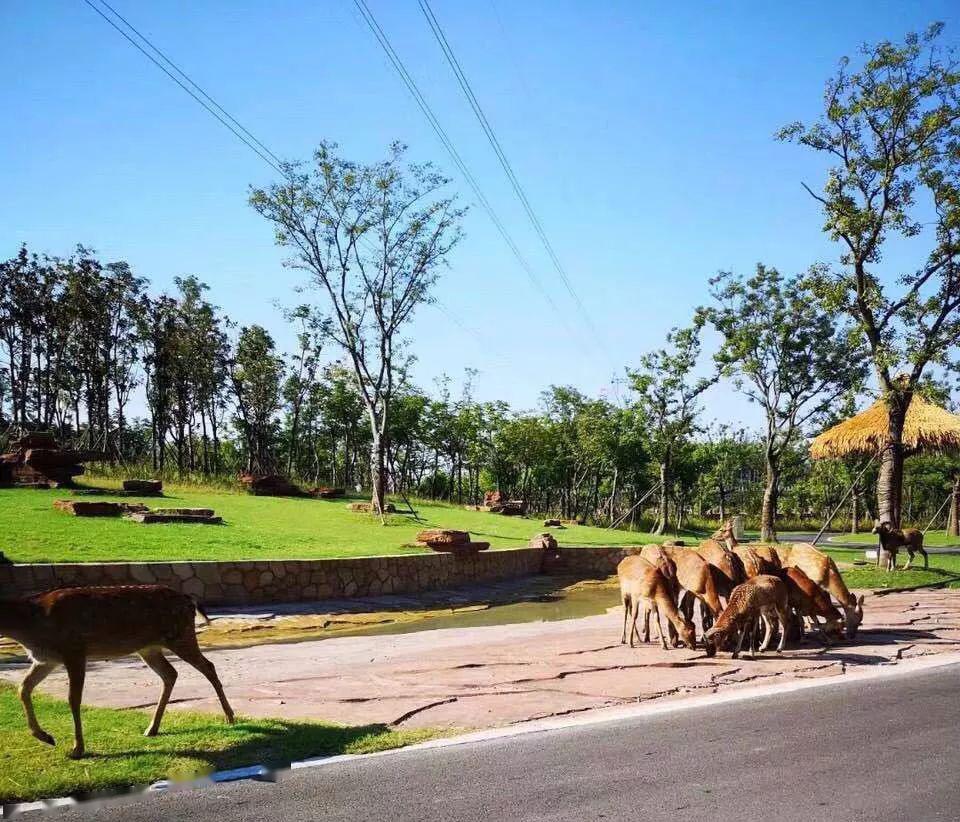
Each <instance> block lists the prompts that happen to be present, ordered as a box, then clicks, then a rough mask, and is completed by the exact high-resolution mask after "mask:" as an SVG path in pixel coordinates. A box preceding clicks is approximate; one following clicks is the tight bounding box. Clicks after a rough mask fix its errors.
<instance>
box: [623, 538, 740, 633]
mask: <svg viewBox="0 0 960 822" xmlns="http://www.w3.org/2000/svg"><path fill="white" fill-rule="evenodd" d="M661 554H666V556H667V557H668V558H669V559H670V560H672V561H673V564H674V568H675V569H676V575H677V579H676V585H677V586H678V587H679V588H680V589H682V590H683V591H686V592H687V593H688V594H689V596H687V595H685V596H684V597H683V601H682V604H681V610H682V611H683V613H684V615H685V616H686V618H687V619H688V620H692V619H693V601H694V599H696V600H698V601H699V602H700V611H701V618H702V620H703V622H704V623H706V622H707V621H708V620H710V619H711V618H712V617H716V616H719V615H720V612H721V611H722V610H723V608H722V606H721V605H720V597H719V596H718V595H717V587H716V583H715V581H714V576H713V573H712V572H711V570H710V565H709V563H707V561H706V560H705V559H704V558H703V557H702V556H700V554H698V553H697V552H696V551H691V550H690V549H689V548H680V547H677V546H670V545H663V546H660V545H644V546H643V550H642V551H641V553H640V555H641V556H642V557H643V558H644V559H646V560H647V561H648V562H651V563H653V564H656V563H657V561H658V557H659V556H660V555H661ZM704 627H706V625H705V626H704Z"/></svg>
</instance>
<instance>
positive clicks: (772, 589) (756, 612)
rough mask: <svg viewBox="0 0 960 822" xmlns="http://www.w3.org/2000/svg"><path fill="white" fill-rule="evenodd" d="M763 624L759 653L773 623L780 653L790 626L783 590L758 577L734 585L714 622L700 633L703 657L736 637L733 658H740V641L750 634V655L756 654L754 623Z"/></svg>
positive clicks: (780, 584)
mask: <svg viewBox="0 0 960 822" xmlns="http://www.w3.org/2000/svg"><path fill="white" fill-rule="evenodd" d="M758 619H759V620H761V621H762V622H763V625H764V635H763V642H762V643H761V645H760V651H761V652H763V651H765V650H767V648H768V647H769V646H770V640H771V638H772V637H773V620H774V619H776V620H777V621H778V622H779V623H780V644H779V645H778V646H777V652H778V653H779V652H780V651H782V650H783V648H784V645H785V644H786V641H787V629H788V626H789V624H790V608H789V605H788V595H787V587H786V585H784V584H783V582H782V581H781V580H780V579H778V578H777V577H774V576H769V575H767V574H761V575H760V576H756V577H754V578H753V579H750V580H747V581H746V582H744V583H742V584H741V585H738V586H737V587H736V588H734V589H733V591H732V593H731V594H730V601H729V602H728V603H727V607H726V608H724V609H723V613H722V614H720V616H719V617H718V618H717V621H716V623H714V625H713V627H712V628H710V630H709V631H707V632H706V634H704V641H705V643H706V649H707V656H715V655H716V653H717V649H718V648H724V647H726V646H727V643H728V642H729V640H730V639H733V638H736V640H737V647H736V649H735V650H734V652H733V658H734V659H736V658H737V657H738V656H739V655H740V649H741V648H742V647H743V640H744V638H745V637H746V635H747V634H748V633H749V634H750V653H751V655H756V622H757V620H758Z"/></svg>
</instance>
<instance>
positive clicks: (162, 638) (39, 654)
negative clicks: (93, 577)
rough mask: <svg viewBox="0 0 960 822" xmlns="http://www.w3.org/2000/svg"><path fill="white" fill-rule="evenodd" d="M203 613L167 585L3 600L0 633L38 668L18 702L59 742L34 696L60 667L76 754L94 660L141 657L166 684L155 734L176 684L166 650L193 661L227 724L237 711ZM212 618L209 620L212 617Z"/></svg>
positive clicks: (39, 733) (39, 734)
mask: <svg viewBox="0 0 960 822" xmlns="http://www.w3.org/2000/svg"><path fill="white" fill-rule="evenodd" d="M197 612H199V613H200V615H201V616H202V617H203V618H204V619H207V617H206V614H204V612H203V610H202V609H201V608H200V606H199V605H197V603H196V602H194V600H193V599H191V598H190V597H189V596H187V595H186V594H181V593H178V592H176V591H174V590H173V589H172V588H167V587H166V586H164V585H111V586H104V587H97V588H60V589H57V590H54V591H47V592H46V593H42V594H37V595H35V596H32V597H26V598H23V599H16V600H6V601H2V602H0V634H2V635H5V636H8V637H10V638H11V639H14V640H16V641H17V642H19V643H20V644H21V645H22V646H23V647H24V648H25V649H26V650H27V652H28V654H29V656H30V659H31V661H32V662H33V665H32V666H31V668H30V670H29V671H28V672H27V675H26V676H25V677H24V678H23V681H22V682H21V683H20V700H21V702H22V703H23V710H24V713H25V714H26V717H27V726H28V727H29V728H30V732H31V733H32V734H33V735H34V737H36V738H37V739H39V740H40V741H41V742H45V743H47V744H48V745H53V744H55V742H54V739H53V737H52V736H50V734H48V733H47V732H46V731H44V730H43V728H41V727H40V724H39V723H38V722H37V717H36V715H35V714H34V711H33V700H32V698H31V695H32V693H33V689H34V688H36V687H37V685H39V684H40V683H41V682H42V681H43V680H44V679H45V678H46V677H47V676H48V675H49V674H50V673H51V671H53V670H55V669H56V668H57V667H59V666H60V665H63V666H64V667H65V668H66V669H67V676H68V679H69V683H70V695H69V702H70V712H71V713H72V714H73V729H74V745H73V750H72V751H71V752H70V758H71V759H79V758H80V757H82V756H83V753H84V742H83V727H82V724H81V721H80V703H81V702H82V700H83V683H84V678H85V676H86V670H87V660H88V659H114V658H116V657H122V656H127V655H128V654H133V653H136V654H139V656H140V658H141V659H142V660H143V661H144V662H145V663H146V664H147V665H148V666H149V667H150V668H151V669H152V670H153V671H154V672H155V673H156V674H157V676H159V677H160V680H161V682H162V683H163V687H162V688H161V691H160V699H159V701H158V702H157V707H156V710H155V711H154V713H153V719H152V720H151V722H150V725H149V726H148V727H147V730H146V733H145V735H146V736H155V735H156V733H157V731H158V730H159V728H160V720H161V719H163V712H164V710H165V709H166V707H167V702H168V701H169V699H170V692H171V691H172V690H173V685H174V683H175V682H176V681H177V671H176V669H175V668H174V667H173V666H172V665H171V664H170V663H169V662H168V661H167V659H166V657H165V656H164V655H163V650H162V649H164V648H166V649H167V650H169V651H172V652H173V653H175V654H176V655H177V656H179V657H180V658H181V659H182V660H183V661H184V662H186V663H188V664H189V665H192V666H193V667H194V668H196V669H197V670H198V671H200V673H201V674H203V675H204V676H205V677H206V678H207V679H208V680H209V681H210V684H211V685H213V689H214V691H216V693H217V696H218V697H219V699H220V705H221V706H222V707H223V712H224V714H226V717H227V721H228V722H230V723H231V724H232V723H233V709H232V708H231V707H230V703H229V702H227V697H226V695H225V694H224V692H223V686H222V685H221V684H220V680H219V679H218V678H217V672H216V669H215V668H214V667H213V663H212V662H210V660H208V659H207V658H206V657H205V656H204V655H203V654H202V653H200V647H199V645H198V644H197V635H196V627H195V625H194V620H195V618H196V614H197ZM208 621H209V620H208Z"/></svg>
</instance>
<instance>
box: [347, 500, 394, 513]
mask: <svg viewBox="0 0 960 822" xmlns="http://www.w3.org/2000/svg"><path fill="white" fill-rule="evenodd" d="M347 510H348V511H353V512H354V513H355V514H373V513H376V512H375V511H374V509H373V503H372V502H348V503H347ZM383 513H385V514H395V513H397V506H396V505H394V504H393V503H392V502H388V503H385V504H384V506H383Z"/></svg>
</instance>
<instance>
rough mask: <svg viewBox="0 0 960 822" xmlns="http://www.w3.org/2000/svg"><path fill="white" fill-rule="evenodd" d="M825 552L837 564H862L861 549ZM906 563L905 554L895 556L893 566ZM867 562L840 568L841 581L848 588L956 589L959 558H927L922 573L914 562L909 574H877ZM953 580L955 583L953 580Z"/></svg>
mask: <svg viewBox="0 0 960 822" xmlns="http://www.w3.org/2000/svg"><path fill="white" fill-rule="evenodd" d="M826 552H827V553H828V554H829V555H830V556H832V557H833V558H834V559H835V560H836V561H837V562H838V563H852V562H854V561H856V560H863V559H864V554H863V549H862V548H846V549H844V548H827V549H826ZM918 560H919V561H918ZM906 561H907V555H906V552H905V551H902V552H900V553H899V554H898V555H897V566H898V567H903V564H904V563H905V562H906ZM874 562H875V561H874V560H868V561H867V564H866V565H856V566H854V567H852V568H848V567H843V566H841V567H842V573H843V578H844V580H845V581H846V583H847V586H848V587H850V588H875V589H882V588H909V587H913V586H914V585H930V584H933V583H936V582H947V587H949V588H960V555H952V554H930V568H929V570H926V571H924V570H923V558H922V557H918V558H916V559H914V562H913V565H912V566H911V568H910V570H909V571H881V570H880V569H879V568H877V566H876V565H875V564H874ZM954 577H956V579H954Z"/></svg>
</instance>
